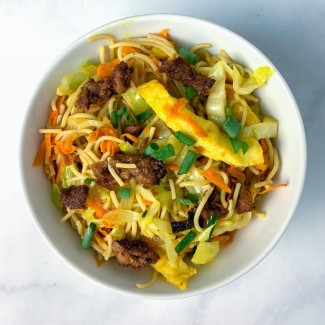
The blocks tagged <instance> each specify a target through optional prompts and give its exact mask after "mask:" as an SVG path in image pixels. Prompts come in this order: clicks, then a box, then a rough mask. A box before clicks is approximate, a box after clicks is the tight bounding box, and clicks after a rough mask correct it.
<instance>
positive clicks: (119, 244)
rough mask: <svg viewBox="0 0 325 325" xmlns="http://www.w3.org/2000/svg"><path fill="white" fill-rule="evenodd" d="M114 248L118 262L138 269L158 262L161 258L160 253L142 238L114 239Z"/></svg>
mask: <svg viewBox="0 0 325 325" xmlns="http://www.w3.org/2000/svg"><path fill="white" fill-rule="evenodd" d="M112 250H113V251H114V252H115V253H116V260H117V263H118V264H120V265H122V266H129V267H132V268H134V269H138V270H140V269H143V268H145V267H146V266H148V265H150V264H154V263H156V262H157V261H158V259H159V255H158V254H157V253H156V252H154V251H153V250H152V249H150V248H149V246H148V244H147V243H146V242H144V241H142V240H133V241H129V240H127V239H122V240H118V241H114V242H113V243H112Z"/></svg>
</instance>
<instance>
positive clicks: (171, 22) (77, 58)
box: [21, 15, 306, 298]
mask: <svg viewBox="0 0 325 325" xmlns="http://www.w3.org/2000/svg"><path fill="white" fill-rule="evenodd" d="M164 28H168V29H169V32H170V35H171V37H172V38H174V39H175V40H176V41H177V42H178V44H181V45H182V46H184V47H191V46H193V45H195V44H197V43H203V42H208V43H211V44H212V45H213V46H212V48H211V52H218V51H219V50H220V49H225V50H226V51H227V52H228V53H229V55H230V56H231V57H232V58H233V59H234V60H235V61H238V62H240V63H242V64H244V65H246V66H248V67H251V68H256V67H258V66H263V65H268V66H271V67H273V68H274V69H275V70H276V68H275V67H274V66H273V64H272V63H271V62H270V61H269V60H268V59H267V58H266V57H265V56H264V55H263V54H262V53H261V52H260V51H259V50H257V49H256V48H255V47H254V46H252V45H251V44H250V43H249V42H247V41H246V40H244V39H243V38H242V37H240V36H238V35H236V34H234V33H233V32H231V31H229V30H227V29H225V28H223V27H221V26H218V25H215V24H212V23H209V22H205V21H201V20H198V19H195V18H190V17H184V16H174V15H148V16H139V17H134V18H129V19H124V20H121V21H117V22H113V23H110V24H108V25H105V26H102V27H100V28H98V29H97V30H95V31H92V32H91V33H89V34H87V35H85V36H83V37H81V38H80V39H79V40H77V41H76V42H75V43H74V44H72V45H71V46H70V47H69V48H68V49H66V50H65V51H64V53H62V54H61V55H60V56H59V57H58V58H57V59H56V60H55V62H54V64H53V65H52V67H51V68H50V69H49V71H48V72H47V74H46V75H45V76H44V79H43V80H42V81H41V82H40V83H39V85H37V89H36V92H35V94H34V96H33V99H32V101H31V103H30V106H29V108H28V112H27V115H26V120H25V126H24V130H23V136H22V148H21V170H22V178H23V183H24V186H25V193H26V196H27V201H28V202H29V204H30V208H31V210H32V214H33V215H34V218H35V220H36V222H37V224H38V226H39V228H40V230H41V232H42V233H43V235H44V236H45V237H46V239H47V240H48V241H49V242H50V244H51V246H52V247H54V249H55V250H56V251H57V252H58V253H59V254H60V255H61V257H63V258H64V259H65V260H66V261H67V262H68V263H70V264H71V265H72V266H74V267H75V268H76V269H77V270H78V271H80V272H82V273H83V274H84V275H86V276H88V277H90V278H92V279H94V280H96V281H97V282H100V283H102V284H104V285H106V286H107V287H109V288H111V289H113V290H117V291H120V292H125V293H130V294H135V295H142V296H144V297H152V298H176V297H184V296H191V295H194V294H197V293H201V292H206V291H208V290H212V289H215V288H218V287H220V286H222V285H225V284H227V283H229V282H231V281H232V280H234V279H236V278H238V277H239V276H241V275H243V274H244V273H245V272H247V271H248V270H249V269H251V268H252V267H253V266H255V265H256V264H257V263H258V262H259V261H261V259H262V258H263V257H265V256H266V255H267V254H268V252H269V251H270V250H271V249H272V247H273V246H274V245H275V244H276V242H277V241H278V240H279V239H280V237H281V235H282V234H283V232H284V231H285V229H286V227H287V225H288V223H289V221H290V219H291V217H292V215H293V212H294V209H295V207H296V205H297V203H298V200H299V197H300V194H301V190H302V187H303V182H304V175H305V168H306V145H305V134H304V129H303V125H302V121H301V117H300V114H299V110H298V108H297V105H296V103H295V100H294V98H293V96H292V94H291V92H290V90H289V88H288V86H287V85H286V83H285V81H284V80H283V78H282V76H281V75H280V73H279V71H277V70H276V73H275V74H274V75H273V76H272V78H271V79H270V80H269V81H268V83H267V85H266V86H265V87H263V88H262V89H260V90H259V91H258V92H257V94H258V96H259V98H260V100H261V106H262V110H263V112H264V113H265V114H266V115H267V114H270V115H271V116H273V117H274V118H276V119H277V120H278V121H279V136H278V140H277V148H278V150H279V155H280V160H281V168H280V171H279V173H278V176H277V180H278V181H279V182H281V183H282V182H285V183H288V184H289V186H287V187H285V188H281V189H279V190H277V191H273V192H270V193H268V195H267V196H266V197H265V198H264V200H263V201H262V202H261V204H260V206H259V208H260V209H261V210H263V211H266V212H267V218H266V219H264V220H261V219H257V218H253V220H252V221H251V222H250V224H249V225H248V226H247V227H245V228H244V229H243V230H242V231H239V232H237V234H236V237H235V240H234V242H233V244H232V245H230V246H229V247H228V248H225V249H223V250H222V251H221V253H220V255H219V256H218V258H217V259H216V261H215V262H214V263H211V264H209V265H205V266H203V267H198V270H197V275H196V276H194V277H193V278H191V279H190V282H189V287H188V289H187V291H185V292H181V291H179V290H178V289H177V288H175V287H173V286H171V285H169V284H168V283H165V281H162V280H159V282H158V283H157V284H156V285H154V286H153V287H151V288H148V289H143V290H139V289H137V288H136V287H135V285H134V284H135V283H137V282H146V281H147V280H148V279H149V277H150V276H151V274H152V271H150V270H145V271H141V272H139V271H133V270H128V269H125V268H121V267H119V266H117V264H116V262H115V261H109V262H108V263H105V264H104V265H103V266H102V267H100V268H98V267H97V266H96V263H95V261H94V258H93V253H92V252H85V251H84V250H83V249H82V248H81V246H80V238H79V236H78V234H77V233H76V232H75V231H74V230H73V229H72V227H71V226H70V225H68V224H61V223H60V222H59V220H60V217H61V214H60V212H59V211H58V210H57V209H56V207H55V206H54V205H53V204H51V202H50V191H51V189H50V188H51V186H50V183H49V181H48V180H47V178H46V176H45V175H44V173H43V171H42V169H41V167H38V168H35V167H32V161H33V158H34V155H35V152H36V151H37V148H38V145H39V143H40V141H41V136H40V135H39V134H38V129H39V128H43V127H44V126H45V125H46V120H47V115H48V111H49V107H50V101H51V99H52V97H53V95H54V94H55V90H56V87H57V85H58V84H59V82H60V80H61V77H62V76H63V75H64V74H66V73H68V72H70V71H72V70H73V69H74V68H76V67H77V66H78V65H79V64H80V63H81V62H84V61H85V60H89V59H90V60H94V61H98V57H99V46H100V45H107V42H106V41H98V42H95V43H88V42H87V41H86V39H87V38H88V37H89V36H91V35H95V34H99V33H108V34H111V35H113V36H114V37H115V38H117V39H125V38H128V37H133V36H142V35H146V34H147V33H149V32H159V31H160V30H162V29H164Z"/></svg>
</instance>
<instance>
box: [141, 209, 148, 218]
mask: <svg viewBox="0 0 325 325" xmlns="http://www.w3.org/2000/svg"><path fill="white" fill-rule="evenodd" d="M147 213H148V210H146V211H144V212H143V213H142V216H141V217H142V218H145V217H146V215H147Z"/></svg>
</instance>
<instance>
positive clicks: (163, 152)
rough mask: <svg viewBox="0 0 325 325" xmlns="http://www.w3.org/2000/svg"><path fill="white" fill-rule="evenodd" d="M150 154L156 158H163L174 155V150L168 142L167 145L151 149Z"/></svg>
mask: <svg viewBox="0 0 325 325" xmlns="http://www.w3.org/2000/svg"><path fill="white" fill-rule="evenodd" d="M150 156H151V157H152V158H155V159H157V160H164V159H167V158H170V157H173V156H175V150H174V147H173V146H172V145H171V144H170V143H169V144H167V146H165V147H162V148H160V149H158V150H155V151H153V152H152V153H151V155H150Z"/></svg>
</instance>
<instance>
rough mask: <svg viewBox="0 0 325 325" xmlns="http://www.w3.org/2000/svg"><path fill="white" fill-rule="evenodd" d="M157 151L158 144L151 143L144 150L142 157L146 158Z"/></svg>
mask: <svg viewBox="0 0 325 325" xmlns="http://www.w3.org/2000/svg"><path fill="white" fill-rule="evenodd" d="M158 149H159V146H158V144H157V143H155V142H151V143H150V144H149V145H148V147H147V148H146V150H145V151H144V153H143V155H144V156H146V157H148V156H151V154H152V153H153V152H155V151H156V150H158Z"/></svg>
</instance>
